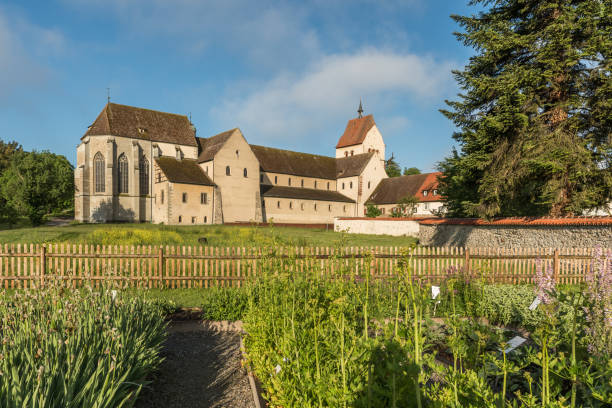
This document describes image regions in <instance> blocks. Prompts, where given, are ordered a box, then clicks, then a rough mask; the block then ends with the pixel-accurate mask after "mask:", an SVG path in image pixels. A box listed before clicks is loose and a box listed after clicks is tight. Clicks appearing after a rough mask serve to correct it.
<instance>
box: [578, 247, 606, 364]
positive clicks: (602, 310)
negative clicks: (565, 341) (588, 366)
mask: <svg viewBox="0 0 612 408" xmlns="http://www.w3.org/2000/svg"><path fill="white" fill-rule="evenodd" d="M585 282H586V291H585V298H586V307H585V308H584V312H585V318H586V321H587V328H586V333H587V336H588V337H589V345H588V350H589V352H590V353H592V354H594V355H597V356H609V355H610V354H611V353H612V253H611V252H610V251H608V252H607V254H606V256H604V255H603V250H602V249H601V247H596V248H595V249H594V250H593V260H592V262H591V265H590V267H589V269H588V270H587V273H586V276H585Z"/></svg>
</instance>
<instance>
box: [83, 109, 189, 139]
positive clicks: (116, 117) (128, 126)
mask: <svg viewBox="0 0 612 408" xmlns="http://www.w3.org/2000/svg"><path fill="white" fill-rule="evenodd" d="M102 135H112V136H121V137H129V138H133V139H142V140H152V141H155V142H166V143H175V144H180V145H186V146H196V139H195V130H194V128H193V127H192V125H191V122H189V119H188V118H187V116H184V115H176V114H174V113H166V112H159V111H154V110H150V109H143V108H137V107H134V106H127V105H119V104H117V103H110V102H109V103H107V104H106V106H105V107H104V109H102V112H100V114H99V115H98V117H97V118H96V120H95V121H94V123H93V124H92V125H91V126H90V127H89V129H87V132H85V134H84V135H83V137H86V136H102Z"/></svg>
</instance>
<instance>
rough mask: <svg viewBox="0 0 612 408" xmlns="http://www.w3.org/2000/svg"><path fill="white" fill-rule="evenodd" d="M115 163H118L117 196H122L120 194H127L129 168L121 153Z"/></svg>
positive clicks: (125, 158)
mask: <svg viewBox="0 0 612 408" xmlns="http://www.w3.org/2000/svg"><path fill="white" fill-rule="evenodd" d="M117 163H118V167H117V169H118V172H117V173H118V174H117V178H118V180H119V194H122V193H126V194H127V192H128V172H129V166H128V159H127V157H125V154H123V153H122V154H121V156H119V159H118V160H117Z"/></svg>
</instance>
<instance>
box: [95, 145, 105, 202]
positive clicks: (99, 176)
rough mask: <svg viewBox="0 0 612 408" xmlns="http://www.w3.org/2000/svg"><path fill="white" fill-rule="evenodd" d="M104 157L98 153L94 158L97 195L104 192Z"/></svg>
mask: <svg viewBox="0 0 612 408" xmlns="http://www.w3.org/2000/svg"><path fill="white" fill-rule="evenodd" d="M104 182H105V178H104V156H102V153H100V152H98V153H96V155H95V156H94V184H95V185H94V191H95V192H96V193H103V192H104V184H105V183H104Z"/></svg>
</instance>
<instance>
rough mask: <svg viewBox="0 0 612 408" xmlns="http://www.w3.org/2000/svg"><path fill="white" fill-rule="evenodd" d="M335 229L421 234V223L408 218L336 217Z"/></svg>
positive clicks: (375, 232)
mask: <svg viewBox="0 0 612 408" xmlns="http://www.w3.org/2000/svg"><path fill="white" fill-rule="evenodd" d="M334 231H337V232H340V231H347V232H349V233H351V234H374V235H393V236H396V237H397V236H404V235H406V236H409V237H418V236H419V223H418V221H417V220H416V219H408V218H336V219H335V220H334Z"/></svg>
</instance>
